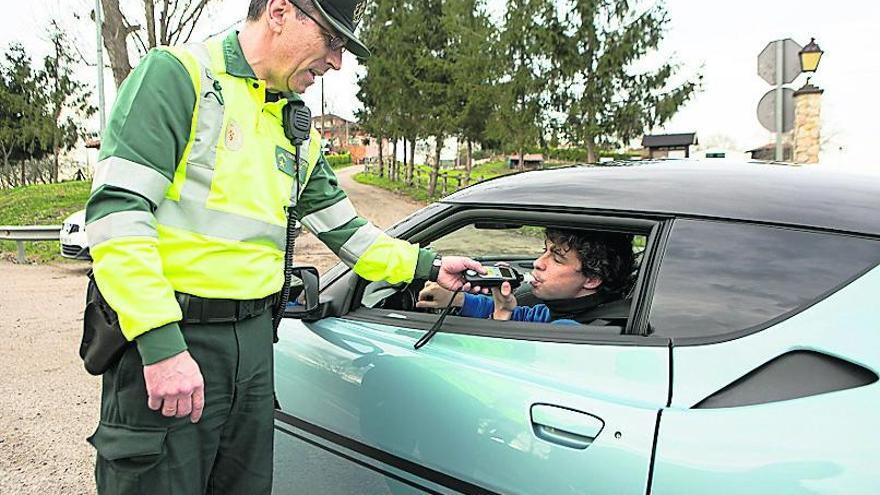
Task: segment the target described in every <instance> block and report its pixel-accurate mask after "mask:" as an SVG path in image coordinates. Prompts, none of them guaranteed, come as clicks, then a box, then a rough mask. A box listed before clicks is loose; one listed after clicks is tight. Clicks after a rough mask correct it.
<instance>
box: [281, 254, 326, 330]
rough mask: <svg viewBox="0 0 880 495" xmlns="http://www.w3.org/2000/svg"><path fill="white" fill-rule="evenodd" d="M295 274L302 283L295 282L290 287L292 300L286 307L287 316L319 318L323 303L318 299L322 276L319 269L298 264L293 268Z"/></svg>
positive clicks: (309, 318) (285, 314) (302, 318)
mask: <svg viewBox="0 0 880 495" xmlns="http://www.w3.org/2000/svg"><path fill="white" fill-rule="evenodd" d="M293 276H294V277H295V279H298V280H299V282H300V284H299V285H296V283H295V281H294V282H293V285H292V287H291V288H290V302H288V303H287V307H286V308H284V315H283V316H284V317H285V318H296V319H299V320H317V319H320V318H321V316H322V315H321V313H322V310H321V304H320V302H319V301H318V288H319V287H320V277H319V275H318V269H317V268H315V267H313V266H297V267H294V268H293Z"/></svg>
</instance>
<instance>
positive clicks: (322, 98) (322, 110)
mask: <svg viewBox="0 0 880 495" xmlns="http://www.w3.org/2000/svg"><path fill="white" fill-rule="evenodd" d="M321 151H324V76H321Z"/></svg>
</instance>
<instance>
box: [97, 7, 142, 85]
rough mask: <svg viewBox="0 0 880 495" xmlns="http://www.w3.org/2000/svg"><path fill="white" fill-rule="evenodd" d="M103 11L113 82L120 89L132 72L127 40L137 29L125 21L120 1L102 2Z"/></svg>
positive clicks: (104, 30)
mask: <svg viewBox="0 0 880 495" xmlns="http://www.w3.org/2000/svg"><path fill="white" fill-rule="evenodd" d="M101 9H102V10H103V11H104V25H103V26H102V27H101V29H102V34H103V36H104V47H105V48H107V55H108V57H109V58H110V68H111V69H112V70H113V80H114V81H116V87H117V88H118V87H119V85H120V84H122V81H124V80H125V78H126V77H128V73H129V72H131V62H130V61H129V59H128V43H127V40H128V35H129V34H130V33H131V32H132V31H136V30H137V28H136V27H132V26H130V25H129V24H128V21H126V20H125V16H123V15H122V11H121V10H120V9H119V0H101Z"/></svg>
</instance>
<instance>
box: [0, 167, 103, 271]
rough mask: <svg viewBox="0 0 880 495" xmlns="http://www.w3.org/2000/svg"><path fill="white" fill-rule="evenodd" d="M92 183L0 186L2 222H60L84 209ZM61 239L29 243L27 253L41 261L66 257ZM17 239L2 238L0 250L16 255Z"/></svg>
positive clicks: (2, 223)
mask: <svg viewBox="0 0 880 495" xmlns="http://www.w3.org/2000/svg"><path fill="white" fill-rule="evenodd" d="M90 188H91V183H89V182H86V181H74V182H62V183H59V184H38V185H33V186H25V187H16V188H12V189H0V225H61V222H62V221H63V220H64V219H65V218H66V217H67V216H68V215H70V214H71V213H73V212H75V211H77V210H81V209H83V208H85V205H86V200H87V199H88V198H89V189H90ZM59 250H60V246H59V243H58V241H39V242H26V243H25V254H26V255H27V257H28V258H29V259H32V260H36V261H38V262H46V261H57V260H60V259H63V258H62V257H61V255H60V254H59ZM15 252H16V244H15V242H14V241H0V253H2V254H4V257H6V258H9V257H10V256H7V255H5V254H6V253H10V254H11V256H14V255H15Z"/></svg>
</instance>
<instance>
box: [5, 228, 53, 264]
mask: <svg viewBox="0 0 880 495" xmlns="http://www.w3.org/2000/svg"><path fill="white" fill-rule="evenodd" d="M60 236H61V225H0V241H15V244H16V246H17V247H18V262H19V263H25V262H26V261H27V260H26V259H25V257H24V243H25V242H30V241H57V240H59V239H60Z"/></svg>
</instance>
